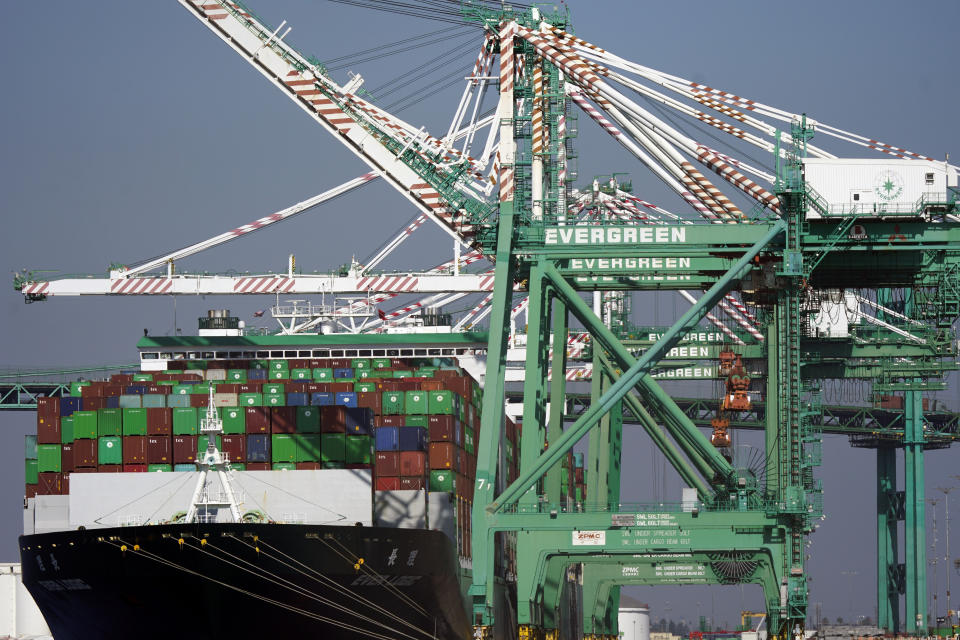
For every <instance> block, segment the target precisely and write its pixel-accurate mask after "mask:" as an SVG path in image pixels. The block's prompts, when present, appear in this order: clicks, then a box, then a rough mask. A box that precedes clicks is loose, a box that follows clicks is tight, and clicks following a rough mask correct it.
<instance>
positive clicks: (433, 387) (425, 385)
mask: <svg viewBox="0 0 960 640" xmlns="http://www.w3.org/2000/svg"><path fill="white" fill-rule="evenodd" d="M442 389H443V380H424V381H423V382H421V383H420V390H421V391H440V390H442Z"/></svg>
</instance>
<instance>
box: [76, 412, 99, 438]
mask: <svg viewBox="0 0 960 640" xmlns="http://www.w3.org/2000/svg"><path fill="white" fill-rule="evenodd" d="M72 417H73V438H74V440H95V439H96V437H97V412H96V411H74V412H73V416H72Z"/></svg>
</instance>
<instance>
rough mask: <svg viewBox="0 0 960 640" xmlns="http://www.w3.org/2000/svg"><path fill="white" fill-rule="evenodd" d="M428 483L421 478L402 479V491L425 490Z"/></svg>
mask: <svg viewBox="0 0 960 640" xmlns="http://www.w3.org/2000/svg"><path fill="white" fill-rule="evenodd" d="M426 486H427V483H426V482H425V481H424V479H423V478H422V477H419V478H404V477H401V478H400V488H401V489H425V488H426Z"/></svg>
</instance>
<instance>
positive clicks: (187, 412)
mask: <svg viewBox="0 0 960 640" xmlns="http://www.w3.org/2000/svg"><path fill="white" fill-rule="evenodd" d="M199 424H200V418H199V415H198V411H197V408H196V407H177V408H176V409H174V410H173V435H175V436H195V435H197V430H198V427H199Z"/></svg>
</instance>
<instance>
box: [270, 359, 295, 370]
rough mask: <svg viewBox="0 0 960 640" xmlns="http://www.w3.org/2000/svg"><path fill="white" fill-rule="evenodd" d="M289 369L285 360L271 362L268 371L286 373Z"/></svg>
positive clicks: (288, 364)
mask: <svg viewBox="0 0 960 640" xmlns="http://www.w3.org/2000/svg"><path fill="white" fill-rule="evenodd" d="M288 369H290V363H288V362H287V361H286V360H271V361H270V371H287V370H288Z"/></svg>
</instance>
